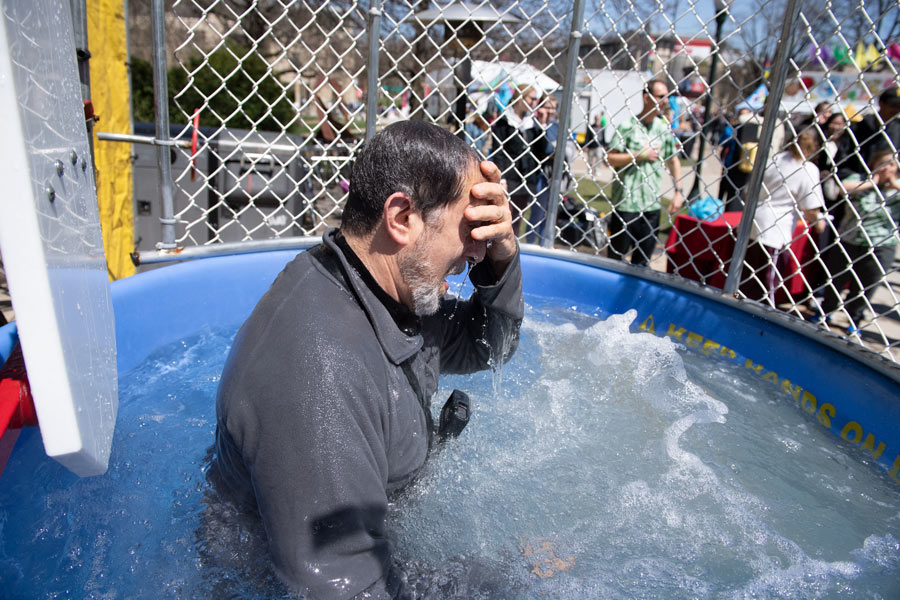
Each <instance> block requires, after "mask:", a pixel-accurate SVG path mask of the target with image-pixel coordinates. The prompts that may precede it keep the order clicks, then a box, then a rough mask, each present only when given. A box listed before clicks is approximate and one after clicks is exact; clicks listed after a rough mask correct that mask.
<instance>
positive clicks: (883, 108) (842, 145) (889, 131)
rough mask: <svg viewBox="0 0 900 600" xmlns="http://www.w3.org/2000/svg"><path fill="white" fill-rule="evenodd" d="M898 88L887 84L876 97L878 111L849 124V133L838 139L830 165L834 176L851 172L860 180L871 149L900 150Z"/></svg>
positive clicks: (864, 173)
mask: <svg viewBox="0 0 900 600" xmlns="http://www.w3.org/2000/svg"><path fill="white" fill-rule="evenodd" d="M898 115H900V88H898V87H897V86H891V87H889V88H887V89H885V90H884V91H883V92H881V94H880V95H879V97H878V114H877V115H876V114H868V115H866V116H865V117H863V118H862V120H861V121H859V122H858V123H854V124H853V125H852V126H851V127H850V132H849V133H850V135H844V136H842V137H841V139H840V140H839V144H838V148H837V153H836V154H835V156H834V164H835V165H836V166H837V170H838V178H839V179H841V180H844V179H847V178H848V177H850V176H851V175H853V174H856V175H859V176H860V177H862V178H863V179H865V178H867V177H868V176H869V168H868V167H867V166H866V165H867V164H868V161H869V158H870V157H871V155H872V152H873V151H875V150H881V149H883V148H890V149H892V150H893V151H894V152H898V151H900V116H898Z"/></svg>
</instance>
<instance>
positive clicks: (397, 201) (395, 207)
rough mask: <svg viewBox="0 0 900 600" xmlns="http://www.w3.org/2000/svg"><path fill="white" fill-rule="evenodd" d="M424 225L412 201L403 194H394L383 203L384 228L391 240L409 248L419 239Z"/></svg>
mask: <svg viewBox="0 0 900 600" xmlns="http://www.w3.org/2000/svg"><path fill="white" fill-rule="evenodd" d="M424 225H425V223H424V222H423V221H422V217H421V216H420V215H419V213H418V212H416V210H415V208H414V207H413V202H412V199H411V198H410V197H409V196H407V195H406V194H404V193H403V192H394V193H393V194H391V195H390V196H388V199H387V200H385V201H384V227H385V231H386V232H387V234H388V236H389V237H390V238H391V240H392V241H393V242H394V243H395V244H397V245H399V246H401V247H405V246H409V245H411V244H412V243H413V242H415V241H416V239H417V238H418V237H419V234H420V233H421V232H422V229H423V228H424Z"/></svg>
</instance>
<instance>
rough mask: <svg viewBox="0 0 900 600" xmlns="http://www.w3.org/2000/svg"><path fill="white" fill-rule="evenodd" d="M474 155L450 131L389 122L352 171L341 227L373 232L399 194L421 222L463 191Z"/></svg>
mask: <svg viewBox="0 0 900 600" xmlns="http://www.w3.org/2000/svg"><path fill="white" fill-rule="evenodd" d="M478 161H479V158H478V155H477V154H476V153H475V151H474V150H473V149H472V148H470V147H469V146H468V145H467V144H466V143H465V142H463V141H462V140H461V139H460V138H458V137H456V136H455V135H453V134H452V133H450V132H449V131H446V130H444V129H441V128H440V127H437V126H435V125H429V124H428V123H424V122H422V121H400V122H399V123H393V124H391V125H389V126H387V127H385V128H384V130H382V131H381V132H379V133H378V134H376V135H375V136H374V137H373V138H372V139H371V140H369V141H368V142H366V143H365V144H364V145H363V146H362V147H361V148H360V149H359V150H358V151H357V154H356V159H355V160H354V162H353V168H352V170H351V173H350V194H349V196H348V198H347V204H346V206H345V207H344V214H343V217H342V219H341V229H342V230H343V231H345V232H347V233H350V234H353V235H366V234H368V233H371V232H372V230H373V229H374V228H375V226H376V225H377V224H378V221H379V220H380V219H381V216H382V213H383V211H384V202H385V200H387V199H388V197H389V196H390V195H391V194H394V193H396V192H402V193H404V194H406V195H407V196H409V197H410V198H411V199H412V201H413V206H414V207H415V209H416V211H417V212H418V213H419V214H420V215H421V216H422V218H423V219H426V220H427V218H428V216H429V214H430V213H431V212H432V211H434V210H435V209H438V208H443V207H444V206H447V205H449V204H451V203H452V202H453V201H454V200H456V199H457V198H459V197H460V195H462V193H463V186H464V185H465V182H466V178H467V175H468V174H469V170H470V169H472V168H473V167H475V166H476V165H477V164H478Z"/></svg>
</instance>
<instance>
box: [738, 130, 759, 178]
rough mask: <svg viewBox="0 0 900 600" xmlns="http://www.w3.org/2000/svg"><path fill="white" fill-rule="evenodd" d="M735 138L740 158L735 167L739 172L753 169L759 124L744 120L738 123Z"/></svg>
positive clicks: (747, 171)
mask: <svg viewBox="0 0 900 600" xmlns="http://www.w3.org/2000/svg"><path fill="white" fill-rule="evenodd" d="M737 138H738V142H739V143H740V145H741V147H740V158H739V159H738V163H737V168H738V171H740V172H741V173H750V172H751V171H753V163H754V162H756V151H757V150H758V149H759V124H758V123H752V122H749V121H748V122H746V123H742V124H740V125H738V128H737Z"/></svg>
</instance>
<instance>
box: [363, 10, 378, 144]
mask: <svg viewBox="0 0 900 600" xmlns="http://www.w3.org/2000/svg"><path fill="white" fill-rule="evenodd" d="M372 4H373V6H371V7H369V23H368V29H369V65H368V68H369V77H368V84H367V85H368V92H367V93H368V95H367V96H366V141H369V140H370V139H372V136H373V135H375V121H376V120H377V119H378V49H379V48H378V45H379V43H380V41H381V2H380V1H378V2H375V1H373V2H372Z"/></svg>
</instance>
